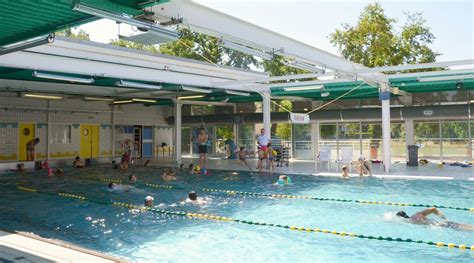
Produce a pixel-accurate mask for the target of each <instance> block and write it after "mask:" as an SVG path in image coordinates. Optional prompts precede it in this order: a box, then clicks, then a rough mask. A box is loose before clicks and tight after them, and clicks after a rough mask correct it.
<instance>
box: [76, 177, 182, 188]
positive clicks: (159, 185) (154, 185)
mask: <svg viewBox="0 0 474 263" xmlns="http://www.w3.org/2000/svg"><path fill="white" fill-rule="evenodd" d="M79 179H83V180H89V181H95V182H104V183H116V184H124V183H126V182H125V181H123V180H119V179H108V178H90V177H79ZM144 185H146V186H148V187H153V188H163V189H184V187H179V186H174V185H165V184H151V183H144Z"/></svg>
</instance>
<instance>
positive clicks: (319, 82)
mask: <svg viewBox="0 0 474 263" xmlns="http://www.w3.org/2000/svg"><path fill="white" fill-rule="evenodd" d="M351 81H356V80H353V79H330V80H310V81H300V82H288V83H276V84H270V85H267V86H268V87H269V88H284V87H299V86H309V85H324V84H328V83H344V82H351Z"/></svg>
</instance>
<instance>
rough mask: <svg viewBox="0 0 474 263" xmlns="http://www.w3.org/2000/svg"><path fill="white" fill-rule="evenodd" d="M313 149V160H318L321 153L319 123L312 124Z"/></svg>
mask: <svg viewBox="0 0 474 263" xmlns="http://www.w3.org/2000/svg"><path fill="white" fill-rule="evenodd" d="M311 149H312V150H313V158H314V159H315V160H316V156H317V155H318V153H319V122H318V121H315V122H312V123H311Z"/></svg>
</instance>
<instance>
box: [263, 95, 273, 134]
mask: <svg viewBox="0 0 474 263" xmlns="http://www.w3.org/2000/svg"><path fill="white" fill-rule="evenodd" d="M262 98H263V102H262V106H263V107H262V108H263V109H262V110H263V128H264V129H265V132H266V133H267V135H268V137H270V136H271V131H270V129H271V127H272V126H271V117H270V114H271V112H270V91H264V92H263V95H262Z"/></svg>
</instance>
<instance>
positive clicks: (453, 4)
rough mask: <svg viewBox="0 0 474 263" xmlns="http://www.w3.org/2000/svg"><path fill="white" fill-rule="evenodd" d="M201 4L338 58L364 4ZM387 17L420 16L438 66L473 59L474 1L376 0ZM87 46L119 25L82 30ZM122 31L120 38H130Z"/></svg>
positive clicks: (361, 0)
mask: <svg viewBox="0 0 474 263" xmlns="http://www.w3.org/2000/svg"><path fill="white" fill-rule="evenodd" d="M196 2H199V3H200V4H203V5H206V6H208V7H210V8H213V9H216V10H218V11H221V12H223V13H226V14H228V15H231V16H235V17H238V18H240V19H243V20H245V21H248V22H251V23H253V24H256V25H259V26H262V27H264V28H267V29H270V30H272V31H276V32H279V33H280V34H284V35H286V36H288V37H291V38H294V39H297V40H299V41H302V42H305V43H307V44H310V45H312V46H315V47H317V48H320V49H323V50H325V51H328V52H331V53H333V54H338V50H337V48H335V47H334V46H333V45H332V44H331V43H330V42H329V39H328V36H329V35H330V34H331V33H332V32H334V30H335V29H337V28H341V25H342V24H343V23H348V24H350V25H355V24H356V22H357V20H358V18H359V15H360V13H361V11H362V10H363V8H364V7H365V6H366V5H367V4H369V3H373V2H374V1H365V0H332V1H331V0H313V1H309V0H307V1H289V0H286V1H282V0H273V1H270V0H254V1H247V0H239V1H235V0H219V1H216V0H197V1H196ZM378 2H379V3H380V4H381V5H382V7H383V8H384V9H385V14H386V15H387V16H389V17H391V18H395V19H397V24H396V28H400V27H401V26H402V25H403V24H404V22H405V21H406V15H405V13H406V12H410V13H415V12H422V13H423V17H424V18H425V19H426V25H427V26H428V27H430V28H431V32H432V33H433V34H434V36H435V37H436V39H435V41H434V43H433V44H432V45H431V48H432V49H433V50H434V51H436V52H438V53H441V54H442V55H441V56H439V57H438V59H437V61H452V60H463V59H474V0H451V1H449V0H442V1H440V0H414V1H406V0H399V1H394V0H380V1H378ZM80 28H81V29H84V30H85V31H86V32H87V33H89V35H90V37H91V40H93V41H98V42H108V41H109V40H110V39H114V38H117V25H116V24H115V22H113V21H107V20H100V21H97V22H94V23H90V24H87V25H83V26H81V27H80ZM132 32H133V31H131V29H130V28H128V27H127V26H123V25H122V26H121V34H122V35H128V34H130V33H132Z"/></svg>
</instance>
